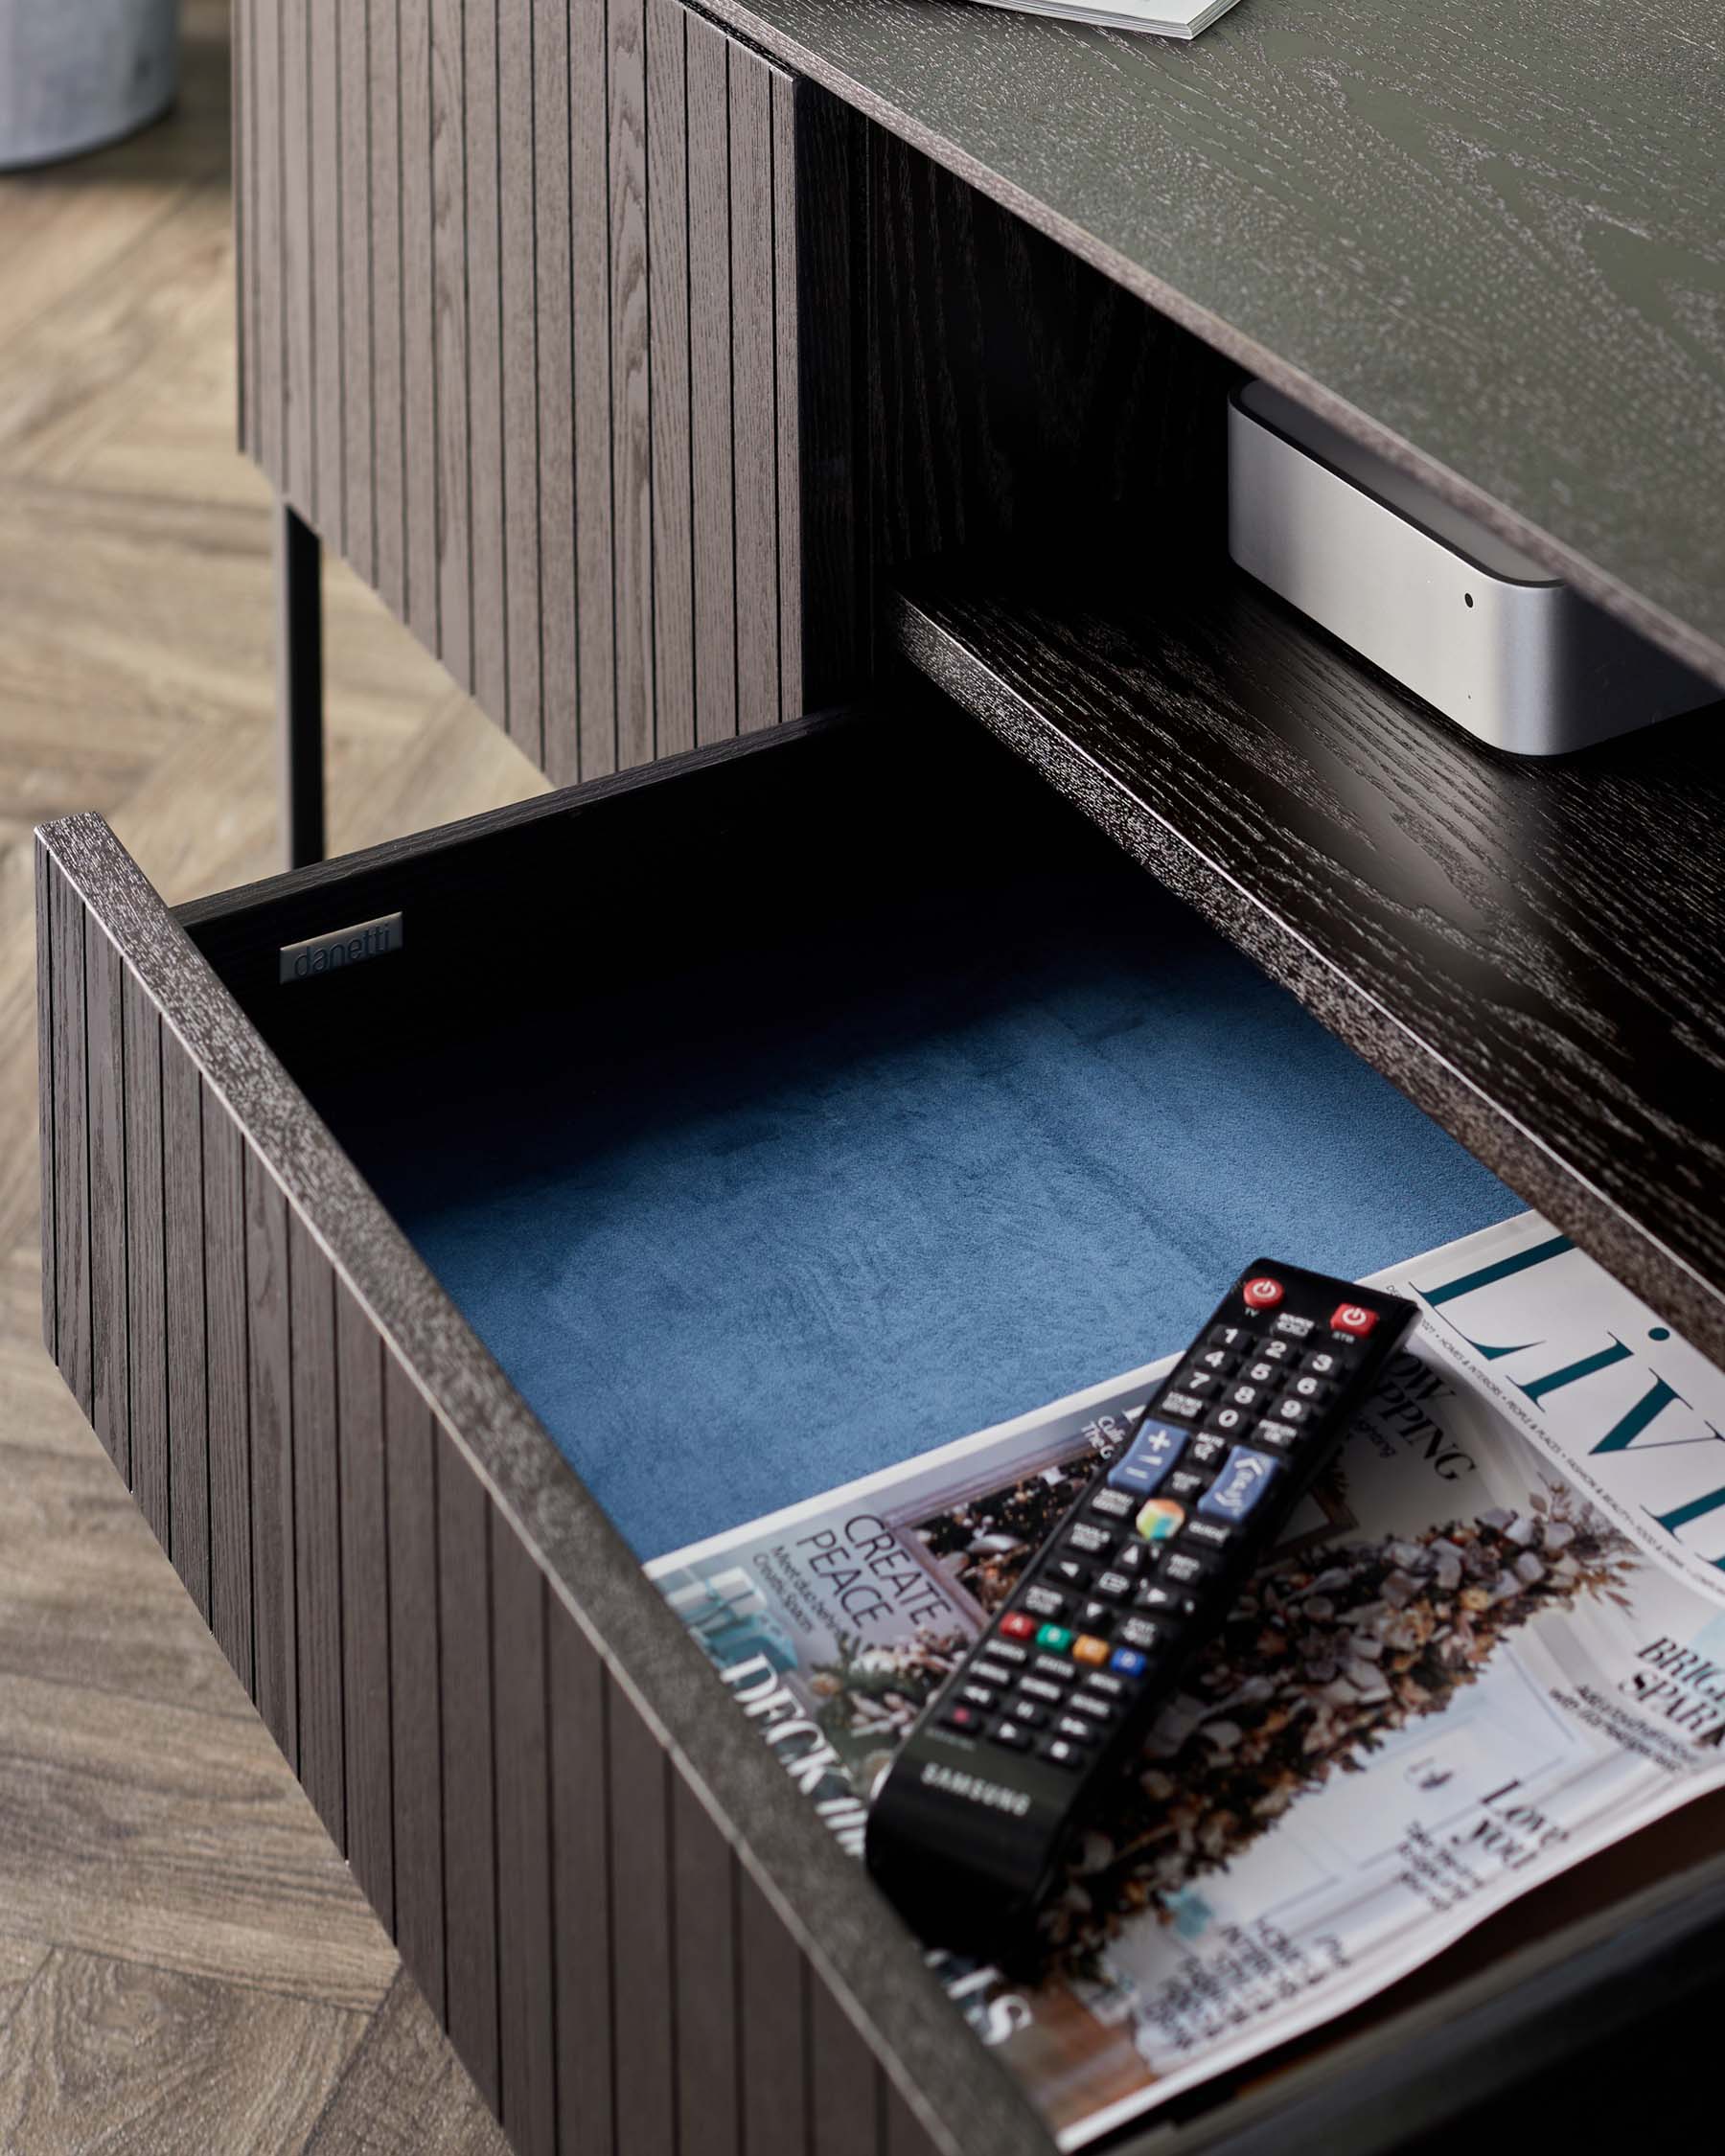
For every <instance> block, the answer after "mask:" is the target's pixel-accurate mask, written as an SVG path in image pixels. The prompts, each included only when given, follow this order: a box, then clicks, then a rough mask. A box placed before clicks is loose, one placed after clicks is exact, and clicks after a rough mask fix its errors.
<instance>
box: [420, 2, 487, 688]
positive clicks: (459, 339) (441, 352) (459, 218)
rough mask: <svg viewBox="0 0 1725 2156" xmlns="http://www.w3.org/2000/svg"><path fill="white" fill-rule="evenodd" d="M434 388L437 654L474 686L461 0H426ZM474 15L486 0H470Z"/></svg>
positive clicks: (433, 536) (464, 42) (464, 62)
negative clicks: (427, 1)
mask: <svg viewBox="0 0 1725 2156" xmlns="http://www.w3.org/2000/svg"><path fill="white" fill-rule="evenodd" d="M429 6H430V30H431V34H430V47H431V94H430V152H431V202H430V218H431V225H430V238H431V265H432V267H431V296H432V308H433V313H434V322H433V335H432V382H433V390H432V397H433V403H434V414H435V419H434V424H435V429H436V433H435V440H436V464H435V469H436V506H435V510H434V513H433V515H434V529H433V532H432V533H431V535H430V538H431V542H432V554H433V558H434V560H435V562H436V565H437V566H436V579H437V582H436V590H437V643H436V646H435V649H436V651H437V654H438V656H439V657H440V658H441V659H442V660H443V662H444V664H445V665H446V666H447V667H448V668H449V672H450V673H451V674H452V675H453V676H454V677H455V678H456V680H457V681H459V682H460V683H461V685H462V687H463V688H464V689H471V688H472V686H473V659H472V522H471V501H472V497H471V492H470V458H469V442H470V439H471V434H470V425H469V410H468V341H467V340H468V255H467V247H468V233H467V203H468V175H467V39H466V8H465V6H464V0H429ZM473 6H474V13H475V16H477V15H478V13H479V11H480V10H481V8H482V6H483V0H473Z"/></svg>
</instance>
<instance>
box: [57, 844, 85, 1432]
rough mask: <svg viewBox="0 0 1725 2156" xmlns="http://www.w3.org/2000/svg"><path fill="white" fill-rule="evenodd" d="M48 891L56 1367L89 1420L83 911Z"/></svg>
mask: <svg viewBox="0 0 1725 2156" xmlns="http://www.w3.org/2000/svg"><path fill="white" fill-rule="evenodd" d="M49 891H50V929H49V937H50V946H49V947H50V949H51V951H52V952H53V953H54V970H55V980H54V1035H53V1040H54V1047H53V1072H54V1075H53V1090H54V1128H55V1149H54V1215H55V1229H56V1243H55V1309H56V1313H57V1322H58V1337H59V1358H58V1359H59V1367H60V1370H61V1373H62V1374H63V1376H64V1377H65V1380H66V1383H67V1385H68V1386H69V1387H70V1388H71V1389H72V1396H73V1398H74V1399H75V1400H76V1401H77V1402H78V1404H79V1406H80V1407H81V1409H82V1410H83V1411H84V1413H85V1415H86V1416H88V1415H89V1414H90V1413H91V1412H92V1410H93V1407H94V1397H93V1390H92V1387H93V1372H92V1363H91V1350H90V1162H89V1148H90V1135H89V1095H88V1071H87V1065H86V1060H85V1046H84V935H83V909H82V907H81V906H79V904H78V901H77V897H76V894H75V893H74V892H73V890H72V887H71V885H70V884H69V883H67V882H66V880H65V878H64V877H63V876H62V875H60V873H59V872H58V869H56V870H54V871H53V872H52V875H51V878H50V884H49Z"/></svg>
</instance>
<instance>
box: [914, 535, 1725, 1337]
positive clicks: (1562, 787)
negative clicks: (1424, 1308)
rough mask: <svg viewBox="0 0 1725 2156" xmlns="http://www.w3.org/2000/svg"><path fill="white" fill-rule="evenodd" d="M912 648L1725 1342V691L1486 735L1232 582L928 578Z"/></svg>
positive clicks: (1260, 953)
mask: <svg viewBox="0 0 1725 2156" xmlns="http://www.w3.org/2000/svg"><path fill="white" fill-rule="evenodd" d="M891 627H892V632H893V634H894V635H895V637H896V639H897V641H898V644H899V646H900V648H901V650H903V651H904V652H905V653H906V654H907V655H908V657H909V658H910V659H911V660H912V662H913V663H914V664H915V665H917V666H918V667H919V668H920V669H921V670H922V671H923V672H925V673H926V674H928V675H929V676H930V677H931V678H932V679H933V680H935V681H936V682H938V683H939V684H940V685H941V686H942V687H943V688H945V689H947V690H949V691H950V692H951V694H952V695H954V697H955V698H956V699H957V700H959V701H960V702H961V703H963V704H964V705H965V706H966V707H967V708H968V709H969V710H971V711H972V712H974V713H975V714H976V715H977V717H978V718H980V719H982V720H983V721H984V722H986V723H987V724H989V725H990V726H991V727H993V728H994V729H995V730H996V731H997V732H998V733H1000V735H1001V736H1002V737H1003V738H1004V739H1006V740H1007V741H1008V742H1009V743H1010V744H1011V745H1013V746H1014V747H1015V748H1017V749H1018V750H1019V752H1020V753H1021V754H1023V755H1024V756H1026V757H1028V758H1029V759H1030V760H1031V761H1032V762H1033V763H1035V764H1036V765H1037V767H1038V768H1040V769H1042V770H1043V771H1044V772H1045V774H1046V776H1048V777H1049V778H1050V779H1051V780H1052V781H1053V783H1054V784H1055V785H1056V786H1057V787H1059V788H1060V789H1061V791H1064V792H1066V793H1068V794H1069V796H1070V797H1071V798H1072V799H1074V800H1075V801H1077V802H1078V803H1079V804H1080V806H1082V807H1083V808H1084V809H1085V810H1086V811H1087V812H1088V813H1089V814H1092V816H1094V817H1095V818H1096V820H1097V821H1098V822H1100V823H1101V824H1102V825H1103V827H1104V828H1105V829H1106V830H1108V831H1110V832H1111V833H1112V834H1113V835H1114V836H1115V837H1117V838H1118V839H1119V841H1120V842H1121V843H1122V844H1123V845H1124V846H1125V847H1126V848H1127V850H1128V851H1129V852H1131V853H1133V854H1135V855H1136V856H1137V857H1138V859H1139V860H1142V861H1143V862H1144V863H1145V865H1146V866H1149V867H1151V868H1153V869H1154V870H1155V871H1156V873H1157V874H1158V875H1159V876H1161V878H1162V879H1163V880H1164V881H1165V882H1167V883H1171V884H1173V885H1174V887H1175V888H1176V889H1178V890H1180V891H1181V892H1183V893H1184V895H1185V896H1187V897H1189V898H1190V899H1191V900H1192V901H1193V902H1194V903H1195V904H1196V905H1197V906H1200V908H1201V909H1202V910H1203V911H1205V912H1206V913H1207V915H1208V916H1209V918H1210V919H1211V920H1213V921H1214V922H1215V923H1216V924H1217V926H1218V927H1220V928H1221V929H1224V930H1225V932H1227V933H1228V934H1229V935H1230V936H1231V937H1233V939H1234V940H1235V941H1236V942H1238V943H1240V944H1241V945H1243V946H1244V948H1245V949H1247V950H1248V951H1250V952H1252V954H1253V956H1254V957H1256V958H1257V959H1258V960H1259V961H1260V963H1262V964H1263V965H1264V966H1265V967H1266V968H1267V969H1268V970H1269V971H1270V972H1271V973H1272V974H1274V975H1276V977H1277V978H1278V979H1280V980H1282V981H1284V982H1285V983H1286V984H1287V985H1288V986H1289V987H1291V988H1292V989H1293V990H1294V991H1295V992H1296V994H1298V995H1299V997H1300V998H1302V999H1303V1000H1304V1001H1305V1002H1306V1003H1307V1004H1308V1005H1309V1006H1310V1007H1311V1008H1312V1009H1313V1010H1314V1011H1315V1012H1316V1013H1317V1014H1318V1016H1319V1017H1321V1018H1322V1019H1323V1020H1324V1021H1326V1022H1327V1023H1328V1024H1330V1025H1331V1026H1333V1027H1334V1028H1335V1030H1336V1031H1338V1032H1339V1033H1341V1034H1342V1035H1343V1036H1344V1038H1345V1039H1346V1040H1348V1041H1350V1042H1351V1043H1352V1044H1354V1045H1355V1046H1356V1047H1357V1048H1358V1049H1359V1050H1360V1052H1361V1053H1362V1054H1363V1055H1365V1056H1366V1057H1367V1058H1368V1060H1369V1061H1370V1062H1372V1063H1374V1064H1376V1065H1377V1066H1378V1067H1379V1068H1381V1069H1383V1070H1385V1071H1387V1072H1389V1074H1390V1075H1391V1077H1393V1078H1394V1079H1395V1080H1396V1082H1397V1083H1398V1084H1399V1085H1401V1086H1402V1087H1403V1088H1404V1089H1405V1090H1406V1091H1408V1092H1409V1093H1411V1094H1412V1095H1413V1096H1414V1098H1415V1100H1417V1101H1418V1102H1419V1103H1420V1105H1421V1106H1422V1107H1423V1108H1425V1109H1426V1110H1427V1111H1428V1112H1430V1113H1432V1114H1434V1115H1435V1116H1437V1117H1438V1120H1439V1121H1441V1122H1443V1123H1445V1124H1446V1125H1447V1126H1448V1127H1449V1128H1450V1129H1451V1130H1453V1131H1454V1132H1455V1133H1456V1135H1458V1136H1459V1137H1461V1140H1462V1141H1463V1142H1464V1143H1465V1144H1466V1145H1467V1146H1468V1147H1469V1148H1470V1149H1471V1150H1472V1151H1473V1152H1474V1153H1476V1154H1478V1155H1479V1156H1480V1158H1482V1159H1484V1160H1485V1161H1486V1162H1487V1163H1488V1164H1489V1165H1490V1166H1492V1167H1494V1168H1495V1169H1496V1170H1497V1171H1498V1173H1499V1174H1500V1175H1502V1176H1503V1177H1504V1178H1505V1180H1506V1181H1507V1182H1509V1183H1510V1184H1511V1186H1512V1187H1513V1188H1515V1189H1516V1190H1518V1191H1519V1192H1520V1193H1521V1194H1522V1195H1523V1196H1524V1197H1525V1198H1527V1199H1528V1200H1529V1201H1530V1203H1531V1204H1536V1205H1538V1206H1539V1208H1540V1209H1541V1211H1543V1212H1544V1213H1546V1214H1547V1216H1548V1217H1549V1218H1551V1219H1552V1220H1553V1221H1554V1222H1556V1223H1557V1225H1558V1226H1559V1227H1563V1228H1564V1229H1565V1230H1566V1231H1567V1232H1568V1233H1570V1234H1571V1235H1573V1236H1574V1237H1575V1239H1576V1241H1577V1242H1578V1243H1579V1244H1581V1245H1582V1246H1583V1247H1584V1248H1586V1249H1589V1250H1592V1251H1593V1252H1594V1253H1595V1254H1596V1255H1597V1256H1598V1257H1599V1260H1600V1262H1601V1263H1602V1264H1604V1265H1605V1266H1607V1267H1608V1268H1609V1269H1610V1270H1611V1271H1612V1272H1613V1273H1616V1274H1617V1275H1618V1276H1619V1277H1620V1278H1621V1279H1622V1280H1624V1281H1626V1282H1627V1283H1628V1284H1629V1285H1630V1286H1632V1287H1634V1288H1635V1289H1636V1290H1637V1291H1638V1292H1639V1293H1641V1294H1642V1295H1644V1296H1646V1298H1647V1299H1648V1301H1650V1302H1651V1303H1652V1304H1653V1305H1654V1307H1655V1308H1656V1309H1658V1310H1659V1311H1661V1312H1662V1313H1663V1314H1664V1315H1665V1316H1666V1317H1668V1318H1669V1319H1671V1320H1672V1321H1673V1322H1674V1323H1676V1324H1678V1325H1679V1326H1681V1327H1682V1328H1683V1330H1684V1331H1685V1332H1686V1333H1687V1334H1688V1335H1689V1337H1690V1338H1691V1340H1693V1341H1694V1342H1696V1344H1697V1345H1698V1346H1700V1347H1701V1348H1702V1349H1703V1350H1704V1351H1706V1352H1707V1353H1710V1354H1712V1355H1714V1356H1715V1357H1717V1356H1721V1355H1725V1232H1722V1229H1721V1222H1720V1217H1719V1211H1718V1206H1717V1204H1716V1203H1715V1197H1716V1193H1717V1191H1718V1189H1719V1187H1720V1181H1721V1179H1722V1178H1725V1099H1722V1097H1721V1093H1720V1089H1719V1084H1718V1075H1717V1074H1718V1070H1719V1068H1720V1066H1721V1063H1722V1062H1725V1026H1722V1021H1721V1012H1722V1011H1725V969H1722V965H1721V959H1720V931H1719V924H1718V920H1717V908H1716V906H1714V904H1713V902H1712V900H1710V898H1709V897H1708V895H1707V894H1708V893H1710V892H1711V891H1713V890H1714V887H1715V883H1716V878H1715V874H1714V863H1715V861H1716V858H1717V854H1718V849H1719V844H1720V834H1721V832H1725V760H1722V759H1721V754H1720V749H1719V745H1718V739H1717V736H1718V725H1719V715H1718V713H1717V712H1713V713H1710V714H1701V715H1698V716H1697V717H1696V718H1695V719H1693V720H1690V721H1684V722H1677V723H1674V724H1672V725H1670V726H1667V727H1662V728H1660V729H1657V730H1656V731H1655V732H1653V733H1650V734H1645V735H1640V736H1634V737H1631V738H1630V739H1628V740H1627V741H1624V742H1622V743H1619V744H1616V745H1610V746H1608V747H1606V748H1603V749H1600V750H1598V751H1595V752H1594V753H1592V754H1590V755H1588V756H1586V757H1584V758H1578V759H1573V760H1568V761H1565V762H1562V763H1558V764H1554V765H1540V764H1527V763H1516V762H1514V761H1512V760H1509V759H1496V758H1487V757H1484V756H1483V755H1482V754H1481V753H1480V752H1479V751H1478V749H1477V748H1476V747H1474V745H1472V744H1470V743H1468V742H1466V741H1465V740H1463V739H1462V738H1461V737H1460V736H1459V735H1457V734H1455V733H1453V732H1451V731H1450V730H1449V729H1447V728H1445V727H1442V726H1439V725H1436V724H1434V723H1433V722H1432V721H1431V720H1430V718H1429V717H1428V716H1427V715H1425V714H1424V713H1423V712H1421V711H1418V710H1416V709H1415V708H1414V707H1413V705H1412V704H1411V703H1409V702H1408V701H1407V700H1404V699H1403V698H1402V697H1400V696H1399V695H1398V694H1397V693H1396V692H1395V691H1393V690H1392V689H1391V688H1389V687H1388V686H1387V685H1385V684H1384V683H1383V682H1382V681H1381V680H1380V679H1379V678H1378V677H1375V676H1373V675H1371V674H1370V673H1368V671H1367V670H1366V669H1365V668H1363V667H1361V666H1359V665H1357V664H1356V663H1354V662H1353V661H1352V660H1350V659H1349V658H1348V657H1347V656H1346V655H1345V654H1342V653H1341V652H1339V651H1338V650H1336V649H1334V648H1333V647H1331V646H1330V645H1329V644H1328V643H1326V642H1324V641H1323V640H1322V639H1320V638H1318V637H1316V636H1315V635H1313V634H1312V633H1311V632H1310V631H1308V630H1307V629H1306V628H1305V627H1304V626H1303V625H1302V624H1300V623H1299V621H1298V619H1297V618H1296V617H1295V616H1293V615H1292V614H1291V613H1290V612H1289V611H1287V610H1286V609H1284V608H1281V607H1279V606H1278V605H1277V604H1276V602H1274V601H1272V600H1270V599H1268V598H1267V597H1266V596H1264V595H1263V594H1262V593H1260V592H1258V591H1256V590H1255V588H1254V587H1253V586H1251V585H1248V584H1247V583H1246V581H1245V580H1244V579H1240V578H1237V577H1229V576H1223V577H1221V578H1219V579H1213V580H1207V582H1206V585H1205V586H1204V588H1202V589H1197V590H1184V591H1182V590H1180V589H1178V588H1175V589H1172V590H1169V591H1167V592H1164V593H1163V594H1162V596H1161V600H1160V602H1159V604H1158V605H1157V606H1156V607H1155V608H1146V607H1144V606H1143V605H1142V604H1135V603H1133V602H1130V601H1122V602H1120V603H1119V604H1117V605H1110V604H1109V603H1108V602H1107V601H1105V600H1099V599H1098V598H1097V597H1096V586H1095V585H1094V584H1093V583H1092V585H1090V586H1089V587H1088V588H1087V590H1086V592H1085V594H1084V595H1083V596H1082V597H1077V598H1074V599H1073V600H1072V601H1071V602H1070V603H1069V604H1064V605H1063V604H1062V603H1061V602H1060V601H1059V600H1058V598H1054V597H1051V596H1050V594H1049V593H1048V591H1047V589H1046V586H1044V587H1041V588H1039V590H1038V591H1036V592H1035V593H1032V592H1030V591H1028V590H1026V589H1025V588H1024V586H1023V584H1022V583H1021V582H1018V581H1015V580H1013V579H1011V578H1005V579H1001V578H998V577H989V576H986V575H983V576H981V577H978V578H973V579H969V580H967V579H966V578H965V577H964V576H962V575H961V574H957V573H954V574H953V575H951V576H936V575H932V574H931V575H930V576H929V577H927V578H925V579H923V580H920V581H918V580H912V582H911V583H910V584H909V585H908V588H907V593H906V595H905V596H904V597H903V598H902V599H901V600H900V601H899V603H898V605H897V608H896V612H895V613H894V615H893V618H892V624H891Z"/></svg>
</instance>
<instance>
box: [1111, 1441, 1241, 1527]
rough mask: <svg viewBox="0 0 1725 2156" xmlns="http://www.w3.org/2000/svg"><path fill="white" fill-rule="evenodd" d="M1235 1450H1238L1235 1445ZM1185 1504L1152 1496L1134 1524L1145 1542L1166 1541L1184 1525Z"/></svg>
mask: <svg viewBox="0 0 1725 2156" xmlns="http://www.w3.org/2000/svg"><path fill="white" fill-rule="evenodd" d="M1234 1449H1235V1451H1236V1452H1237V1451H1238V1450H1239V1447H1238V1446H1236V1447H1235V1448H1234ZM1185 1516H1186V1514H1185V1506H1184V1504H1176V1503H1175V1502H1174V1500H1173V1499H1172V1498H1165V1497H1162V1498H1152V1499H1151V1500H1150V1502H1149V1503H1148V1504H1146V1505H1144V1506H1143V1507H1142V1508H1141V1509H1140V1511H1139V1513H1138V1519H1137V1521H1136V1522H1135V1523H1134V1525H1136V1526H1137V1528H1138V1533H1139V1534H1140V1535H1142V1536H1143V1538H1144V1540H1145V1541H1146V1542H1168V1541H1171V1540H1172V1539H1173V1537H1174V1536H1175V1535H1177V1534H1178V1533H1179V1532H1180V1530H1181V1528H1182V1527H1184V1525H1185Z"/></svg>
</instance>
